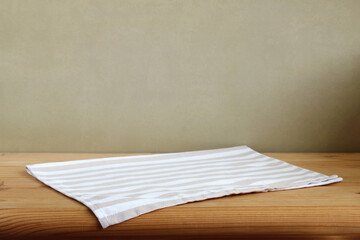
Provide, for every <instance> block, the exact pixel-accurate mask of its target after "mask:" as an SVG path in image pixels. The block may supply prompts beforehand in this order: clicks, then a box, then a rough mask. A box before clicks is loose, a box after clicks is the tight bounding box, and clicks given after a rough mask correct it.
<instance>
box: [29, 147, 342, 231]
mask: <svg viewBox="0 0 360 240" xmlns="http://www.w3.org/2000/svg"><path fill="white" fill-rule="evenodd" d="M26 170H27V171H28V173H29V174H31V175H32V176H34V177H36V178H37V179H38V180H40V181H41V182H43V183H44V184H46V185H48V186H50V187H52V188H53V189H55V190H57V191H59V192H61V193H63V194H65V195H67V196H69V197H71V198H73V199H76V200H77V201H79V202H81V203H83V204H85V205H86V206H87V207H89V208H90V209H91V210H92V211H93V212H94V214H95V215H96V217H97V218H98V219H99V222H100V224H101V226H102V227H103V228H106V227H108V226H110V225H113V224H117V223H120V222H123V221H125V220H128V219H130V218H134V217H136V216H139V215H141V214H144V213H147V212H151V211H153V210H156V209H160V208H165V207H169V206H174V205H178V204H183V203H187V202H193V201H199V200H204V199H209V198H216V197H222V196H226V195H230V194H239V193H250V192H268V191H278V190H287V189H294V188H303V187H313V186H319V185H325V184H330V183H334V182H340V181H342V178H340V177H338V176H336V175H332V176H327V175H323V174H321V173H317V172H314V171H310V170H307V169H304V168H300V167H297V166H294V165H291V164H288V163H286V162H283V161H281V160H278V159H274V158H270V157H268V156H265V155H262V154H260V153H258V152H256V151H254V150H252V149H251V148H249V147H247V146H239V147H231V148H221V149H213V150H202V151H191V152H182V153H166V154H152V155H137V156H129V157H111V158H98V159H89V160H76V161H67V162H54V163H42V164H32V165H27V166H26Z"/></svg>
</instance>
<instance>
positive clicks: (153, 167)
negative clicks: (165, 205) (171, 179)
mask: <svg viewBox="0 0 360 240" xmlns="http://www.w3.org/2000/svg"><path fill="white" fill-rule="evenodd" d="M250 154H253V153H242V154H236V155H233V156H229V157H216V158H207V159H201V161H203V160H209V161H211V160H222V159H224V160H226V158H230V157H232V158H234V157H246V156H248V155H250ZM258 157H259V156H256V157H254V158H258ZM261 157H264V156H261ZM265 157H266V156H265ZM251 159H252V158H249V159H239V161H242V160H251ZM196 161H200V160H196V159H194V160H191V161H185V160H184V161H180V162H176V164H181V163H187V164H190V165H191V164H193V163H194V162H196ZM115 164H118V163H115ZM167 164H168V165H166V166H165V167H163V168H160V167H156V166H157V165H164V164H150V165H151V167H150V168H148V167H146V168H139V167H140V166H128V167H124V170H123V172H125V173H130V172H139V171H144V170H151V169H166V168H169V167H171V166H172V165H171V164H170V163H167ZM102 166H103V165H102ZM129 168H130V169H129ZM131 168H134V169H133V170H131ZM113 169H114V168H113V167H111V165H108V166H107V168H104V169H101V170H99V169H91V170H84V171H80V172H76V174H86V173H96V172H99V171H101V173H99V174H100V175H103V174H104V173H106V171H108V170H113ZM37 175H41V174H37ZM72 175H74V173H61V174H52V175H50V176H51V177H53V178H54V179H61V178H59V177H62V176H65V177H66V176H72ZM43 176H46V174H43ZM50 176H47V177H50ZM91 176H93V175H91ZM86 177H88V176H86ZM74 178H77V177H76V175H75V176H74Z"/></svg>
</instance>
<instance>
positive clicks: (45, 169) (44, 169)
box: [33, 146, 255, 172]
mask: <svg viewBox="0 0 360 240" xmlns="http://www.w3.org/2000/svg"><path fill="white" fill-rule="evenodd" d="M240 149H246V147H245V146H240V147H233V148H221V149H214V150H203V151H192V152H185V153H176V154H173V155H170V156H169V155H165V154H164V156H152V155H150V154H149V157H145V158H132V159H121V157H119V158H118V159H111V160H106V158H104V160H102V161H99V162H87V161H86V160H84V163H77V164H72V165H65V166H56V167H40V166H38V167H36V166H33V169H34V170H35V171H37V172H49V171H59V170H73V169H74V168H85V167H96V166H103V165H106V164H113V163H137V162H143V163H151V161H153V160H172V159H178V158H183V157H196V156H202V155H207V154H213V153H226V152H232V151H236V150H240ZM249 152H252V153H255V151H254V150H252V149H249ZM135 157H136V156H135Z"/></svg>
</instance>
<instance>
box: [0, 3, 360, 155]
mask: <svg viewBox="0 0 360 240" xmlns="http://www.w3.org/2000/svg"><path fill="white" fill-rule="evenodd" d="M359 25H360V1H357V0H354V1H350V0H338V1H334V0H332V1H329V0H317V1H313V0H307V1H306V0H301V1H291V0H289V1H280V0H261V1H259V0H254V1H253V0H248V1H244V0H238V1H230V0H218V1H212V0H178V1H171V0H170V1H169V0H151V1H149V0H143V1H139V0H128V1H125V0H119V1H116V0H96V1H93V0H87V1H85V0H52V1H50V0H46V1H45V0H30V1H26V0H1V4H0V151H3V152H4V151H11V152H20V151H26V152H50V151H51V152H172V151H188V150H197V149H207V148H217V147H230V146H235V145H241V144H246V145H249V146H251V147H253V148H255V149H256V150H259V151H263V152H264V151H265V152H269V151H272V152H285V151H296V152H304V151H311V152H323V151H330V152H336V151H360V28H359Z"/></svg>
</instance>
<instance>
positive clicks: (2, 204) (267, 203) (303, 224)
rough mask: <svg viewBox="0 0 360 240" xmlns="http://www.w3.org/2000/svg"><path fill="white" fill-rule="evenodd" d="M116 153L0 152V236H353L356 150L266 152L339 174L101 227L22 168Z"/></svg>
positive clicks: (359, 160)
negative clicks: (313, 183)
mask: <svg viewBox="0 0 360 240" xmlns="http://www.w3.org/2000/svg"><path fill="white" fill-rule="evenodd" d="M122 155H130V154H63V153H62V154H60V153H0V239H12V238H19V239H20V238H26V239H42V238H43V239H45V238H46V239H49V238H50V237H51V239H64V238H66V239H71V238H76V239H102V238H104V237H106V239H120V238H121V239H169V238H171V239H185V238H186V239H189V238H192V239H213V238H217V239H239V238H240V237H242V238H262V239H263V238H269V237H271V238H274V237H275V238H277V239H286V238H290V237H291V238H292V239H294V238H295V239H360V153H346V154H337V153H306V154H297V153H269V154H266V155H268V156H271V157H275V158H278V159H281V160H284V161H287V162H289V163H291V164H294V165H297V166H300V167H303V168H308V169H310V170H314V171H318V172H321V173H324V174H327V175H331V174H337V175H339V176H341V177H343V178H344V181H343V182H341V183H335V184H331V185H327V186H321V187H314V188H304V189H297V190H288V191H279V192H269V193H256V194H245V195H236V196H228V197H222V198H218V199H211V200H206V201H200V202H195V203H188V204H184V205H180V206H175V207H169V208H165V209H161V210H157V211H154V212H151V213H148V214H144V215H142V216H139V217H136V218H134V219H131V220H128V221H126V222H123V223H120V224H117V225H114V226H111V227H109V228H107V229H104V230H103V229H101V227H100V225H99V223H98V221H97V219H96V217H95V216H94V215H93V214H92V213H91V211H90V210H89V209H87V207H85V206H84V205H82V204H81V203H79V202H77V201H75V200H73V199H70V198H68V197H66V196H64V195H62V194H61V193H58V192H56V191H55V190H53V189H51V188H49V187H47V186H45V185H44V184H42V183H40V182H39V181H37V180H36V179H35V178H33V177H31V176H30V175H29V174H27V172H26V171H25V168H24V166H25V165H26V164H33V163H41V162H55V161H68V160H78V159H89V158H99V157H111V156H122Z"/></svg>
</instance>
